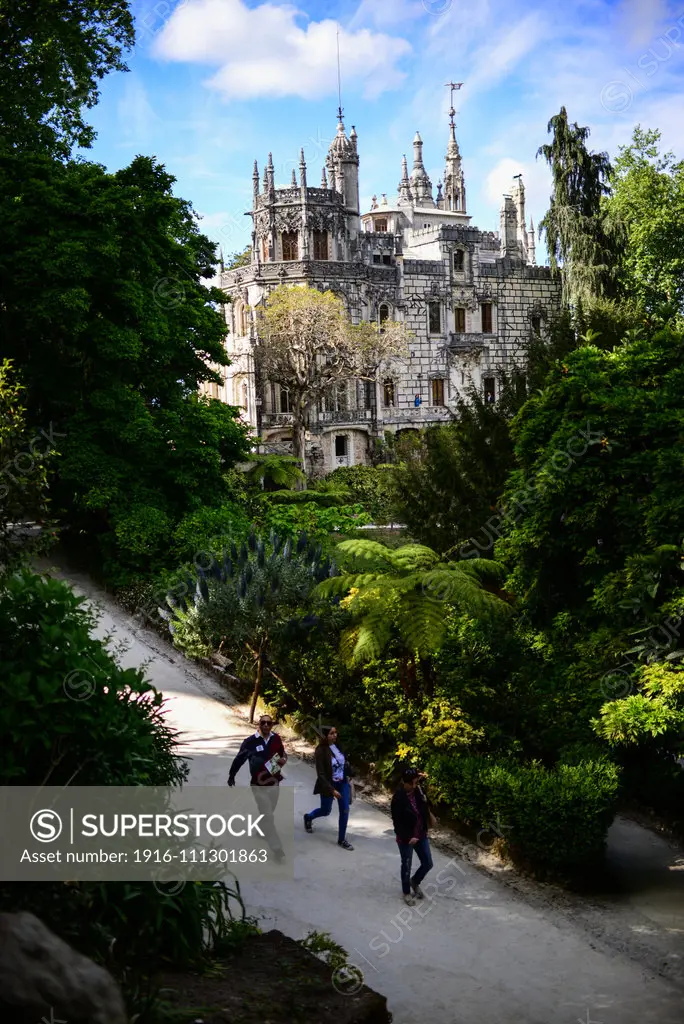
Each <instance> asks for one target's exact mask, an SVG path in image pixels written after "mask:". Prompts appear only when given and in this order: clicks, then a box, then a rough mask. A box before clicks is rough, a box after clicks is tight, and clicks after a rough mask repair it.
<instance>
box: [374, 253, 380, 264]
mask: <svg viewBox="0 0 684 1024" xmlns="http://www.w3.org/2000/svg"><path fill="white" fill-rule="evenodd" d="M373 263H382V256H381V255H380V253H377V252H374V253H373Z"/></svg>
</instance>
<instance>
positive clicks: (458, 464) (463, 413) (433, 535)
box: [392, 371, 527, 552]
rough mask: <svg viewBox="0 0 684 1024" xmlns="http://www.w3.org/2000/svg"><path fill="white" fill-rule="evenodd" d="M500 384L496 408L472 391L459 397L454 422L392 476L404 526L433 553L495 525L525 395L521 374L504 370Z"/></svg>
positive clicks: (438, 429)
mask: <svg viewBox="0 0 684 1024" xmlns="http://www.w3.org/2000/svg"><path fill="white" fill-rule="evenodd" d="M498 380H499V398H498V400H497V402H496V403H491V402H487V401H485V398H484V395H483V394H482V392H481V390H480V389H479V388H476V387H474V386H471V387H470V388H468V389H467V390H466V393H465V394H464V395H460V396H459V397H458V399H457V410H456V415H457V418H456V419H455V420H454V422H452V423H448V424H444V425H440V426H435V427H428V428H427V429H426V430H425V431H423V433H422V435H421V444H420V447H418V448H417V449H416V450H415V451H414V452H413V453H410V454H409V456H408V457H406V458H404V460H403V461H402V462H401V463H400V464H399V465H398V466H397V467H396V468H395V469H394V470H393V471H392V477H393V503H394V508H395V512H396V516H397V518H398V520H399V522H402V523H405V524H406V526H407V528H408V531H409V533H410V534H411V536H412V537H414V538H415V539H416V540H418V541H420V543H422V544H427V545H429V546H430V547H432V548H434V549H435V550H436V551H440V552H444V551H447V550H449V549H454V548H458V546H459V545H460V544H461V543H463V542H464V541H465V540H466V539H467V538H468V537H471V536H472V535H474V534H475V533H478V532H479V531H480V530H481V528H482V527H483V526H484V525H485V524H486V523H487V522H488V521H493V520H497V519H498V515H497V507H498V504H499V499H500V497H501V494H502V492H503V489H504V486H505V483H506V479H507V477H508V474H509V472H510V471H511V469H512V467H513V442H512V441H511V439H510V436H509V423H510V421H511V419H512V418H513V416H514V414H515V412H516V411H517V410H518V409H519V408H520V406H521V405H522V403H523V401H524V400H525V397H526V394H527V392H526V387H525V379H524V377H523V376H522V374H517V373H516V374H513V375H509V374H507V373H505V372H504V371H500V372H499V374H498ZM490 546H491V545H490Z"/></svg>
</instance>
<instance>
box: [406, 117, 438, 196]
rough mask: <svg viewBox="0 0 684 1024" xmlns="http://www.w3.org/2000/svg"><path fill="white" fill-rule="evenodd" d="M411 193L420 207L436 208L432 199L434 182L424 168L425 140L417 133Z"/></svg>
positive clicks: (414, 146) (414, 143) (414, 144)
mask: <svg viewBox="0 0 684 1024" xmlns="http://www.w3.org/2000/svg"><path fill="white" fill-rule="evenodd" d="M410 181H411V191H412V192H413V195H414V198H415V201H416V203H417V205H419V206H434V205H435V203H434V200H433V198H432V182H431V181H430V179H429V178H428V176H427V172H426V170H425V167H424V166H423V140H422V139H421V137H420V133H419V132H416V134H415V137H414V139H413V170H412V171H411V178H410Z"/></svg>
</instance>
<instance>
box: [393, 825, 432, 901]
mask: <svg viewBox="0 0 684 1024" xmlns="http://www.w3.org/2000/svg"><path fill="white" fill-rule="evenodd" d="M397 846H398V847H399V854H400V856H401V888H402V892H403V893H404V895H405V896H407V895H408V894H409V893H410V892H411V884H412V883H413V885H420V883H421V882H422V881H423V879H424V878H425V876H426V875H427V873H428V871H430V870H431V869H432V853H431V852H430V840H429V839H428V837H427V836H423V838H422V839H419V840H418V842H417V843H416V844H415V845H414V846H411V845H410V844H409V843H397ZM414 850H415V851H416V853H417V854H418V860H419V861H420V867H419V868H418V870H417V871H416V873H415V875H414V876H413V878H411V861H412V860H413V851H414Z"/></svg>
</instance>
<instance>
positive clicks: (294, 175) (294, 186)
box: [292, 167, 297, 188]
mask: <svg viewBox="0 0 684 1024" xmlns="http://www.w3.org/2000/svg"><path fill="white" fill-rule="evenodd" d="M292 188H297V175H296V174H295V169H294V167H293V168H292Z"/></svg>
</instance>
